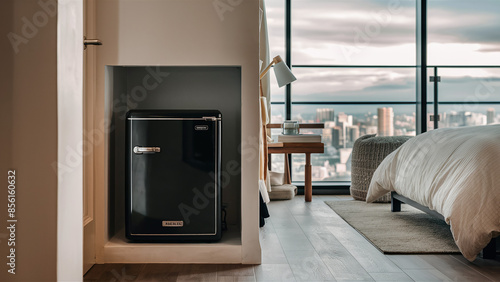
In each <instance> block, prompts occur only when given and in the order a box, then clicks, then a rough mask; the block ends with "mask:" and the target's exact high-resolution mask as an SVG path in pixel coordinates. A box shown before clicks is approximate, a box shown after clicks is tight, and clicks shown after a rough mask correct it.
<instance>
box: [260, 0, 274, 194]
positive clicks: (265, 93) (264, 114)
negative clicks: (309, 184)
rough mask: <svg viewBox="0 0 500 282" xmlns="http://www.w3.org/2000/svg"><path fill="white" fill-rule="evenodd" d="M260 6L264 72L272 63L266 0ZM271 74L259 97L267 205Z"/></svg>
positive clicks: (263, 190)
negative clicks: (267, 128) (267, 126)
mask: <svg viewBox="0 0 500 282" xmlns="http://www.w3.org/2000/svg"><path fill="white" fill-rule="evenodd" d="M259 5H260V14H259V16H260V21H259V29H260V30H259V35H260V40H259V45H260V46H259V53H260V63H261V66H260V71H262V70H264V69H265V68H266V67H267V66H268V65H269V63H270V60H269V41H268V34H267V18H266V7H265V4H264V0H259ZM269 82H270V80H269V74H268V75H266V76H265V77H263V78H262V80H261V83H260V91H261V93H260V94H259V95H258V96H257V97H259V99H260V101H259V105H260V117H261V119H260V138H259V151H260V152H259V153H260V154H259V155H260V179H259V190H260V192H261V194H262V198H263V199H264V202H265V203H268V202H269V194H268V192H270V191H271V183H270V180H269V171H268V167H267V159H268V155H267V141H268V140H267V139H268V133H267V132H268V131H267V130H266V127H265V126H266V124H268V123H269V115H270V111H269V109H270V104H269Z"/></svg>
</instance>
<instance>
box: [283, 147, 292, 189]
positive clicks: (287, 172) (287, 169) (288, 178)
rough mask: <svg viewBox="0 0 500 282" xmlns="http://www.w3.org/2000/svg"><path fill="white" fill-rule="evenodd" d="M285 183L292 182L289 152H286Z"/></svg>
mask: <svg viewBox="0 0 500 282" xmlns="http://www.w3.org/2000/svg"><path fill="white" fill-rule="evenodd" d="M284 183H285V184H292V178H291V177H290V163H289V162H288V154H285V182H284Z"/></svg>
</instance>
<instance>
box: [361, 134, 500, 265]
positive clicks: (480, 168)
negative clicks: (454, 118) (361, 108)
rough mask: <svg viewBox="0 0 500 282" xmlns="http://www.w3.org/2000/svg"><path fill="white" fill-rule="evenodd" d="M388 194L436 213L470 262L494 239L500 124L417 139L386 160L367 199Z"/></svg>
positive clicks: (499, 209) (499, 205)
mask: <svg viewBox="0 0 500 282" xmlns="http://www.w3.org/2000/svg"><path fill="white" fill-rule="evenodd" d="M388 191H396V192H397V193H398V194H400V195H403V196H405V197H407V198H410V199H412V200H414V201H416V202H418V203H420V204H421V205H424V206H427V207H429V208H430V209H432V210H435V211H437V212H439V213H440V214H442V215H443V216H444V218H445V219H446V222H447V223H448V224H449V225H450V227H451V231H452V232H453V237H454V239H455V242H456V244H457V246H458V247H459V248H460V251H461V252H462V254H463V255H464V257H465V258H467V259H468V260H470V261H472V260H474V259H475V258H476V256H477V255H478V254H479V252H480V251H481V250H482V249H483V248H484V247H485V246H486V245H487V244H488V242H489V241H490V240H491V238H492V237H496V236H498V235H499V234H500V125H488V126H474V127H462V128H443V129H438V130H433V131H431V132H428V133H425V134H421V135H418V136H416V137H414V138H412V139H410V140H408V141H407V142H406V143H405V144H403V145H402V146H401V147H400V148H398V149H397V150H396V151H394V152H392V153H391V154H390V155H389V156H387V157H386V158H385V159H384V160H383V161H382V163H381V164H380V165H379V167H378V168H377V170H376V171H375V173H374V175H373V178H372V181H371V183H370V187H369V190H368V195H367V199H366V201H367V202H373V201H375V200H376V199H378V198H379V197H381V196H383V195H384V194H386V193H387V192H388Z"/></svg>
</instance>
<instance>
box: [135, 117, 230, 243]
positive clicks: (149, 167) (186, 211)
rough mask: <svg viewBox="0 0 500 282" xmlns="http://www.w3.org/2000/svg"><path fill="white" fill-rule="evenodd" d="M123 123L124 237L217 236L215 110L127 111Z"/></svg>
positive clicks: (193, 238)
mask: <svg viewBox="0 0 500 282" xmlns="http://www.w3.org/2000/svg"><path fill="white" fill-rule="evenodd" d="M126 123H127V134H126V136H127V140H126V143H127V144H126V154H127V157H126V160H127V161H126V193H125V194H126V199H125V200H126V202H125V209H126V214H125V220H126V224H125V229H126V231H125V232H126V237H127V238H128V239H130V240H133V241H158V242H208V241H217V240H219V239H220V238H221V200H222V199H221V184H220V171H221V123H222V121H221V113H220V112H219V111H217V110H206V111H201V110H200V111H198V110H132V111H129V112H128V114H127V121H126Z"/></svg>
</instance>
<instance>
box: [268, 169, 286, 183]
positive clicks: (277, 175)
mask: <svg viewBox="0 0 500 282" xmlns="http://www.w3.org/2000/svg"><path fill="white" fill-rule="evenodd" d="M283 176H284V173H282V172H274V171H269V178H270V180H271V186H274V185H283Z"/></svg>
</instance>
